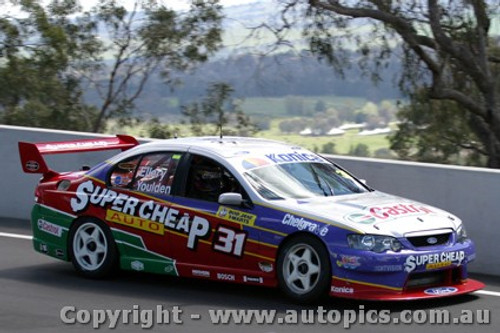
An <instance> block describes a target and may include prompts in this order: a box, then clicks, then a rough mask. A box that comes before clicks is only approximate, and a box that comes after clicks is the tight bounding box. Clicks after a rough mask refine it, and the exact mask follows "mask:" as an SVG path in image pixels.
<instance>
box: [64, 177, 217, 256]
mask: <svg viewBox="0 0 500 333" xmlns="http://www.w3.org/2000/svg"><path fill="white" fill-rule="evenodd" d="M70 204H71V209H72V210H73V211H74V212H75V213H77V212H80V211H84V210H86V209H87V207H88V206H89V204H92V205H94V206H100V207H102V208H107V207H109V208H108V209H107V210H106V219H107V220H108V221H110V222H114V223H118V224H122V225H127V226H129V227H132V228H135V229H140V230H144V231H148V232H151V233H155V234H159V235H161V234H163V233H164V231H165V229H170V230H173V231H177V232H181V233H184V234H186V235H187V236H188V237H187V238H188V241H187V247H188V248H189V249H193V250H194V249H196V246H197V243H198V240H199V239H205V238H208V237H209V235H210V232H211V230H210V224H209V222H208V220H207V219H205V218H203V217H201V216H198V215H195V214H190V213H188V212H184V213H183V214H182V212H181V211H179V210H178V209H175V208H173V207H169V206H165V205H161V204H159V203H157V202H154V201H153V200H149V201H141V200H139V199H138V198H135V197H132V196H129V195H127V194H123V193H117V192H115V191H113V190H111V189H107V188H102V187H100V186H98V185H96V184H94V183H93V182H92V181H91V180H89V181H86V182H83V183H81V184H80V185H79V186H78V188H77V190H76V197H74V198H71V200H70Z"/></svg>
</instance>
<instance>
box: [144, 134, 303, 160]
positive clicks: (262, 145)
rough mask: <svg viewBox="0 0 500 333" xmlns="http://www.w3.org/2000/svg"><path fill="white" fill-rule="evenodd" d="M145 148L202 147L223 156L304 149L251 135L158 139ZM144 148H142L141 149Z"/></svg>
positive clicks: (145, 145) (194, 148)
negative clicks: (245, 152) (243, 152)
mask: <svg viewBox="0 0 500 333" xmlns="http://www.w3.org/2000/svg"><path fill="white" fill-rule="evenodd" d="M140 147H142V148H143V149H147V150H150V149H151V148H154V149H162V148H175V147H179V148H180V147H184V148H188V147H189V148H191V149H190V150H196V149H202V150H204V151H210V152H213V153H216V154H218V155H221V156H225V157H229V156H234V155H235V153H238V152H241V151H250V152H252V151H262V150H269V149H272V150H275V151H276V150H290V149H295V150H297V149H303V148H301V147H298V146H295V145H290V144H287V143H284V142H280V141H274V140H268V139H261V138H250V137H235V136H228V137H223V138H220V137H215V136H213V137H189V138H178V139H167V140H158V141H153V142H150V143H146V144H143V145H141V146H140ZM141 150H142V149H141Z"/></svg>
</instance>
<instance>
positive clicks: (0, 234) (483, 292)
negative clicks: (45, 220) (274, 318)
mask: <svg viewBox="0 0 500 333" xmlns="http://www.w3.org/2000/svg"><path fill="white" fill-rule="evenodd" d="M116 231H119V232H123V233H126V232H125V231H123V230H119V229H116ZM135 236H136V235H135ZM0 237H9V238H19V239H29V240H31V239H33V236H30V235H22V234H12V233H9V232H0ZM141 241H142V238H141ZM116 242H117V243H125V242H122V241H118V240H117V241H116ZM126 244H127V245H128V246H132V247H135V248H137V249H140V250H143V251H146V252H149V253H152V254H156V255H158V256H159V257H163V258H166V259H169V260H172V258H168V257H165V256H162V255H159V254H157V253H154V252H151V251H150V250H148V249H147V248H143V249H141V248H139V247H137V246H135V245H132V244H129V243H126ZM143 244H144V243H143ZM174 265H175V262H174ZM474 294H479V295H488V296H496V297H500V292H498V291H489V290H478V291H475V292H474ZM197 319H198V318H197Z"/></svg>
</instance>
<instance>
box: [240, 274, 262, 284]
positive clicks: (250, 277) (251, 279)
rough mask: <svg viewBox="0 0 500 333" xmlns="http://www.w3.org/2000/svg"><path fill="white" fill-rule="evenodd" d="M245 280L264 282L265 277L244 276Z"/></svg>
mask: <svg viewBox="0 0 500 333" xmlns="http://www.w3.org/2000/svg"><path fill="white" fill-rule="evenodd" d="M243 282H250V283H264V278H262V277H259V276H247V275H244V276H243Z"/></svg>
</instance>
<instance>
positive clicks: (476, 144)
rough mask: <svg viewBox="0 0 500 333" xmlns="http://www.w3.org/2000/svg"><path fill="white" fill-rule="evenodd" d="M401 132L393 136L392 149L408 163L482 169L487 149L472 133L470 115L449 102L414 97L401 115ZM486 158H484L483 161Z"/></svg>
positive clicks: (417, 94) (418, 96)
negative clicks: (456, 165)
mask: <svg viewBox="0 0 500 333" xmlns="http://www.w3.org/2000/svg"><path fill="white" fill-rule="evenodd" d="M397 116H398V118H399V119H400V121H401V122H400V125H399V130H398V131H397V132H395V133H393V134H391V135H390V137H389V138H390V142H391V149H392V150H394V151H395V152H396V153H397V154H398V155H399V157H401V158H404V159H409V160H416V161H424V162H433V163H453V164H467V165H475V166H483V165H484V163H485V161H484V156H485V155H486V152H485V151H484V145H483V144H482V143H481V142H480V141H479V140H478V138H477V136H476V135H475V133H474V131H472V129H471V126H470V124H471V122H472V119H470V117H471V114H470V113H468V112H466V111H465V110H464V109H462V108H460V107H458V106H457V104H455V103H453V102H450V101H441V100H437V101H435V100H431V101H430V100H428V99H427V98H426V96H425V92H424V91H422V92H416V93H415V94H412V95H411V103H410V104H408V105H405V106H403V107H402V108H401V109H400V110H399V112H398V114H397ZM481 156H483V158H481Z"/></svg>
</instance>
